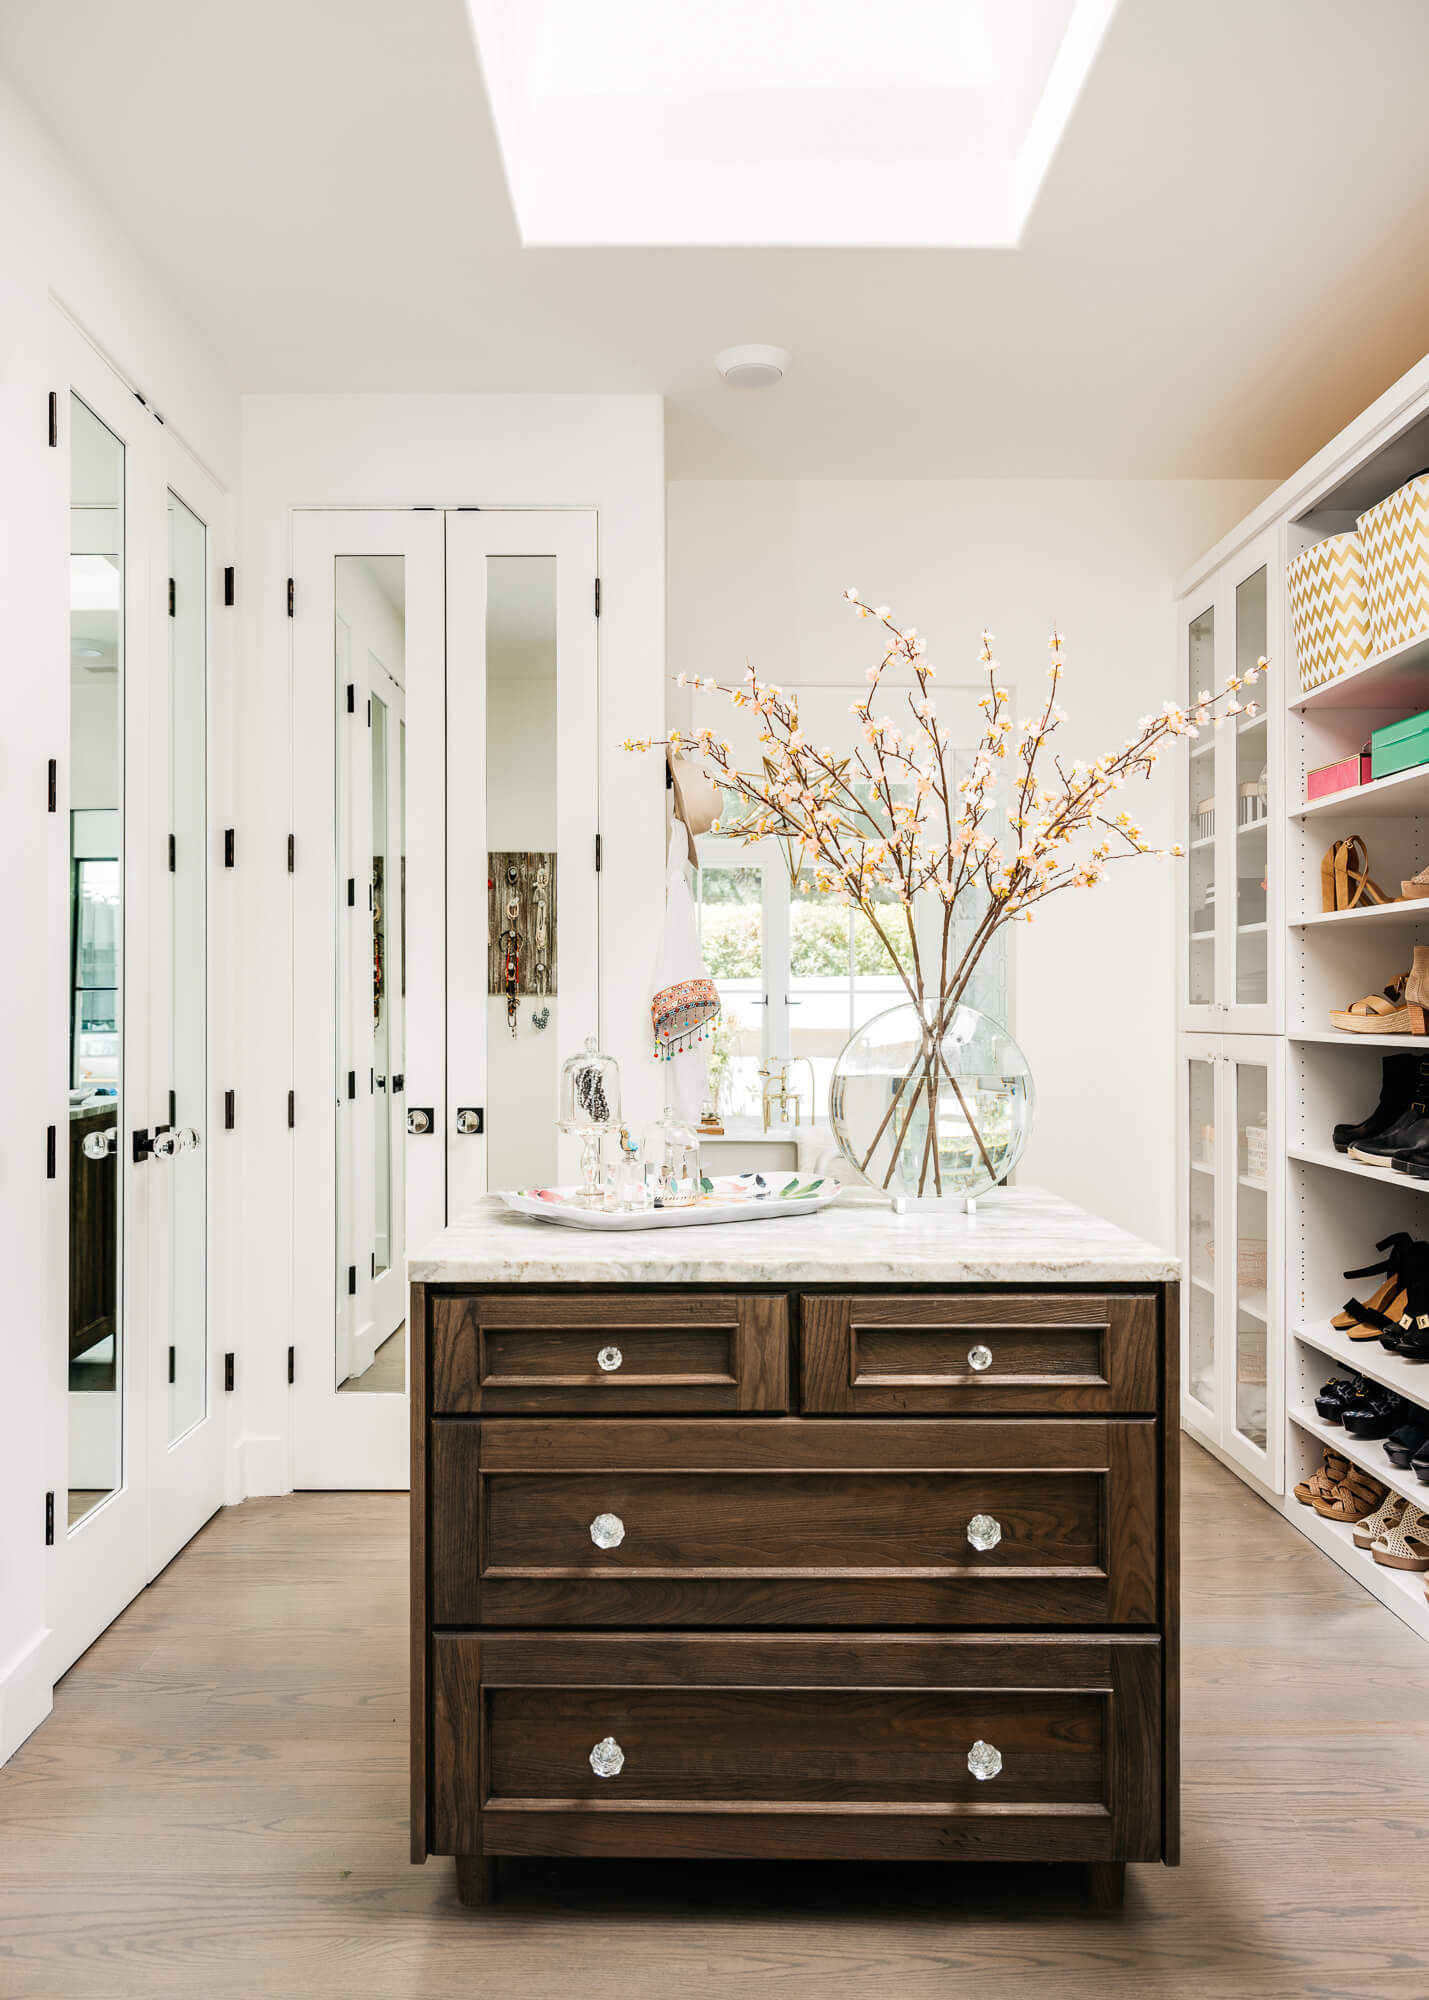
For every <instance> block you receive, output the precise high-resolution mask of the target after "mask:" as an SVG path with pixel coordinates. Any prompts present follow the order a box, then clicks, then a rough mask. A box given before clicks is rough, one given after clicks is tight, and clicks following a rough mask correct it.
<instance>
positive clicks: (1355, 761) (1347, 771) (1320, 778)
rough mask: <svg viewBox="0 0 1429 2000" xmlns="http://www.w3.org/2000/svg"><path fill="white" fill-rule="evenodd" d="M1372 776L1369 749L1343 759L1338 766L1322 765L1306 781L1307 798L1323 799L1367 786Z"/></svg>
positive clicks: (1366, 748)
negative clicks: (1336, 793) (1358, 786)
mask: <svg viewBox="0 0 1429 2000" xmlns="http://www.w3.org/2000/svg"><path fill="white" fill-rule="evenodd" d="M1369 775H1370V759H1369V747H1368V745H1366V747H1365V748H1364V749H1363V750H1361V751H1360V753H1359V755H1358V756H1356V757H1341V759H1340V761H1339V763H1338V764H1321V765H1319V766H1318V768H1317V769H1315V770H1313V771H1311V772H1310V773H1309V774H1308V775H1307V777H1306V779H1305V796H1306V797H1307V798H1309V799H1323V798H1325V797H1326V796H1327V795H1328V794H1329V793H1330V792H1348V791H1350V790H1351V789H1352V788H1353V787H1354V786H1355V785H1367V784H1368V783H1369Z"/></svg>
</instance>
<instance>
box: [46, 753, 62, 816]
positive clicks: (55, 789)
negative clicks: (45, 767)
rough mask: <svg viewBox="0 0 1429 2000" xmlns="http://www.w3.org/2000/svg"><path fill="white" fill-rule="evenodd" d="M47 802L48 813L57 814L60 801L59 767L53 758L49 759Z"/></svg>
mask: <svg viewBox="0 0 1429 2000" xmlns="http://www.w3.org/2000/svg"><path fill="white" fill-rule="evenodd" d="M49 800H50V805H49V809H50V811H51V812H57V811H58V810H59V800H60V767H59V765H58V764H57V763H56V761H55V759H54V758H53V757H51V759H50V767H49Z"/></svg>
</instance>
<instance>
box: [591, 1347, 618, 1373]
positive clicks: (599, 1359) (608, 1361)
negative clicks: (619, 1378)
mask: <svg viewBox="0 0 1429 2000" xmlns="http://www.w3.org/2000/svg"><path fill="white" fill-rule="evenodd" d="M624 1359H625V1356H624V1355H623V1354H622V1353H621V1351H620V1349H619V1348H618V1347H602V1349H601V1350H600V1353H599V1354H597V1356H596V1357H595V1365H596V1367H597V1368H599V1369H600V1371H601V1373H602V1374H603V1375H613V1374H614V1373H615V1371H616V1369H617V1368H618V1367H619V1366H620V1364H621V1362H622V1361H623V1360H624Z"/></svg>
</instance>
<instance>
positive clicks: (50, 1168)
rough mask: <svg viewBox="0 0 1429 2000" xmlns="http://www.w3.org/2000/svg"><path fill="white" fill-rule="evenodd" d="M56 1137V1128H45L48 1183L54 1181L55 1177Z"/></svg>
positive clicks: (46, 1177) (46, 1175)
mask: <svg viewBox="0 0 1429 2000" xmlns="http://www.w3.org/2000/svg"><path fill="white" fill-rule="evenodd" d="M55 1137H56V1134H55V1128H54V1126H53V1125H47V1126H46V1127H45V1179H46V1180H47V1181H52V1180H53V1179H54V1177H55Z"/></svg>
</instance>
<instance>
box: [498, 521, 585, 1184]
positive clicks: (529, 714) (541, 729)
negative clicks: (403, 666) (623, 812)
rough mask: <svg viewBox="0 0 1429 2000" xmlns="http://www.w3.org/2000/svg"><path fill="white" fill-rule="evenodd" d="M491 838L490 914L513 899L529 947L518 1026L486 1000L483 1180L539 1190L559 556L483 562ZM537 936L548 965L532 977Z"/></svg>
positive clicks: (553, 876) (553, 1042)
mask: <svg viewBox="0 0 1429 2000" xmlns="http://www.w3.org/2000/svg"><path fill="white" fill-rule="evenodd" d="M590 754H591V755H592V756H594V755H595V749H594V746H593V745H592V746H590ZM486 845H487V849H488V865H489V866H491V865H493V864H496V865H499V867H500V872H501V879H500V880H499V881H498V880H493V883H492V888H491V890H490V891H489V892H488V893H489V895H490V897H491V899H492V909H493V914H494V918H495V920H499V921H501V922H503V923H504V922H505V921H506V920H505V918H504V917H503V916H502V912H503V911H504V910H505V908H506V907H507V906H508V900H509V899H514V900H515V902H516V906H517V909H516V915H515V916H514V917H513V918H512V919H511V920H510V921H511V923H512V926H513V929H514V930H515V932H516V933H517V935H518V936H519V937H520V939H521V941H522V948H523V951H524V954H525V956H524V959H523V961H522V963H521V966H520V976H519V978H518V979H517V980H516V982H515V988H516V990H515V995H514V998H515V1003H516V1004H515V1010H514V1028H515V1032H514V1033H513V1032H512V1026H513V1021H512V1014H511V1008H510V1000H509V999H508V997H507V996H506V994H505V993H504V992H503V990H502V982H500V981H493V982H492V984H493V988H494V990H492V991H490V992H489V993H488V996H487V1000H486V1007H487V1021H486V1048H487V1069H488V1077H487V1106H486V1134H487V1138H486V1145H487V1154H486V1177H487V1186H488V1187H490V1188H520V1187H543V1186H546V1185H548V1184H549V1183H550V1182H551V1181H553V1180H554V1179H555V1177H556V1117H557V1112H558V1104H557V1094H558V1085H559V1078H560V1066H561V1060H562V1057H563V1055H568V1054H569V1053H570V1051H569V1050H568V1049H563V1048H562V1046H561V1033H560V1019H561V1013H560V1007H561V1002H560V990H561V989H560V980H559V976H558V967H557V954H558V952H559V949H560V926H559V923H558V921H557V913H556V898H557V896H558V894H559V891H560V882H559V879H558V877H557V872H556V868H555V852H556V848H557V826H556V558H555V557H554V556H515V555H500V556H488V557H487V558H486ZM542 864H545V875H544V880H542V879H540V877H541V869H542ZM508 867H509V868H510V869H511V870H512V871H513V873H514V875H515V877H516V879H514V880H513V881H511V882H510V883H508V882H507V880H506V876H507V871H508ZM543 894H544V895H545V896H546V898H547V901H546V903H545V904H544V905H543V903H542V896H543ZM543 907H544V909H545V916H544V921H543V919H542V916H541V911H542V909H543ZM491 920H492V918H489V919H488V923H489V922H490V921H491ZM538 936H542V937H544V949H545V953H546V961H547V962H546V964H545V971H544V974H543V976H541V977H539V978H538V977H537V964H538V962H539V950H540V947H539V946H538V944H537V938H538ZM490 942H491V940H490V938H489V937H488V943H489V944H490Z"/></svg>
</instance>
